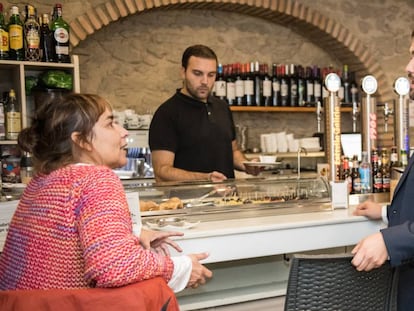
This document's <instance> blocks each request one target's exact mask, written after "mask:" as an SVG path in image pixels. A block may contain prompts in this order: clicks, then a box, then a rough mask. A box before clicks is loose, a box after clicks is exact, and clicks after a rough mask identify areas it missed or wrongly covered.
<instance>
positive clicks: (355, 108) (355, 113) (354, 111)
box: [352, 101, 359, 133]
mask: <svg viewBox="0 0 414 311" xmlns="http://www.w3.org/2000/svg"><path fill="white" fill-rule="evenodd" d="M358 117H359V107H358V102H357V101H354V102H352V132H353V133H356V132H357V124H358Z"/></svg>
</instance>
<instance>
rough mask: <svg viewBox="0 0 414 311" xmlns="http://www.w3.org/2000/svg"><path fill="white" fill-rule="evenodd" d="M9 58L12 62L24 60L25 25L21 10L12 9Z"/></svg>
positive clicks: (15, 7) (14, 7) (13, 7)
mask: <svg viewBox="0 0 414 311" xmlns="http://www.w3.org/2000/svg"><path fill="white" fill-rule="evenodd" d="M9 44H10V47H9V58H10V59H12V60H24V46H23V23H22V21H21V20H20V15H19V8H18V7H17V6H15V5H14V6H12V7H11V16H10V20H9Z"/></svg>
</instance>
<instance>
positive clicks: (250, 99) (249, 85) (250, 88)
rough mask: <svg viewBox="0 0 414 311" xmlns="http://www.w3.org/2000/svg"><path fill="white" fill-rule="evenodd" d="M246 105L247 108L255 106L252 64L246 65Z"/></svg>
mask: <svg viewBox="0 0 414 311" xmlns="http://www.w3.org/2000/svg"><path fill="white" fill-rule="evenodd" d="M244 71H245V76H244V103H245V105H246V106H253V103H254V81H253V78H252V72H251V64H250V63H246V64H244Z"/></svg>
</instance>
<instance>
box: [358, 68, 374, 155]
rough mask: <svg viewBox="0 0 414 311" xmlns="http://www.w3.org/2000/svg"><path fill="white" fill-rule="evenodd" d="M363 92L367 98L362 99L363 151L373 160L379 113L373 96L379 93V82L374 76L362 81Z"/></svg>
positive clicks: (366, 77)
mask: <svg viewBox="0 0 414 311" xmlns="http://www.w3.org/2000/svg"><path fill="white" fill-rule="evenodd" d="M361 85H362V90H363V91H364V92H365V94H366V97H365V98H362V105H361V114H362V131H361V132H362V150H363V151H366V152H367V154H368V159H371V150H372V149H373V148H376V147H377V146H376V144H377V113H376V101H375V98H374V97H372V96H371V95H372V94H374V93H375V92H376V91H377V87H378V82H377V79H375V77H374V76H371V75H368V76H365V77H364V78H363V79H362V84H361Z"/></svg>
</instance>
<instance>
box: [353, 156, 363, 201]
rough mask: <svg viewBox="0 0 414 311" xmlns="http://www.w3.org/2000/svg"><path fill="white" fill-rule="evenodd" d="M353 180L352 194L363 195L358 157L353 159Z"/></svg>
mask: <svg viewBox="0 0 414 311" xmlns="http://www.w3.org/2000/svg"><path fill="white" fill-rule="evenodd" d="M351 179H352V189H351V193H352V194H358V193H361V175H360V174H359V162H358V156H356V155H355V156H354V157H353V158H352V170H351Z"/></svg>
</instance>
